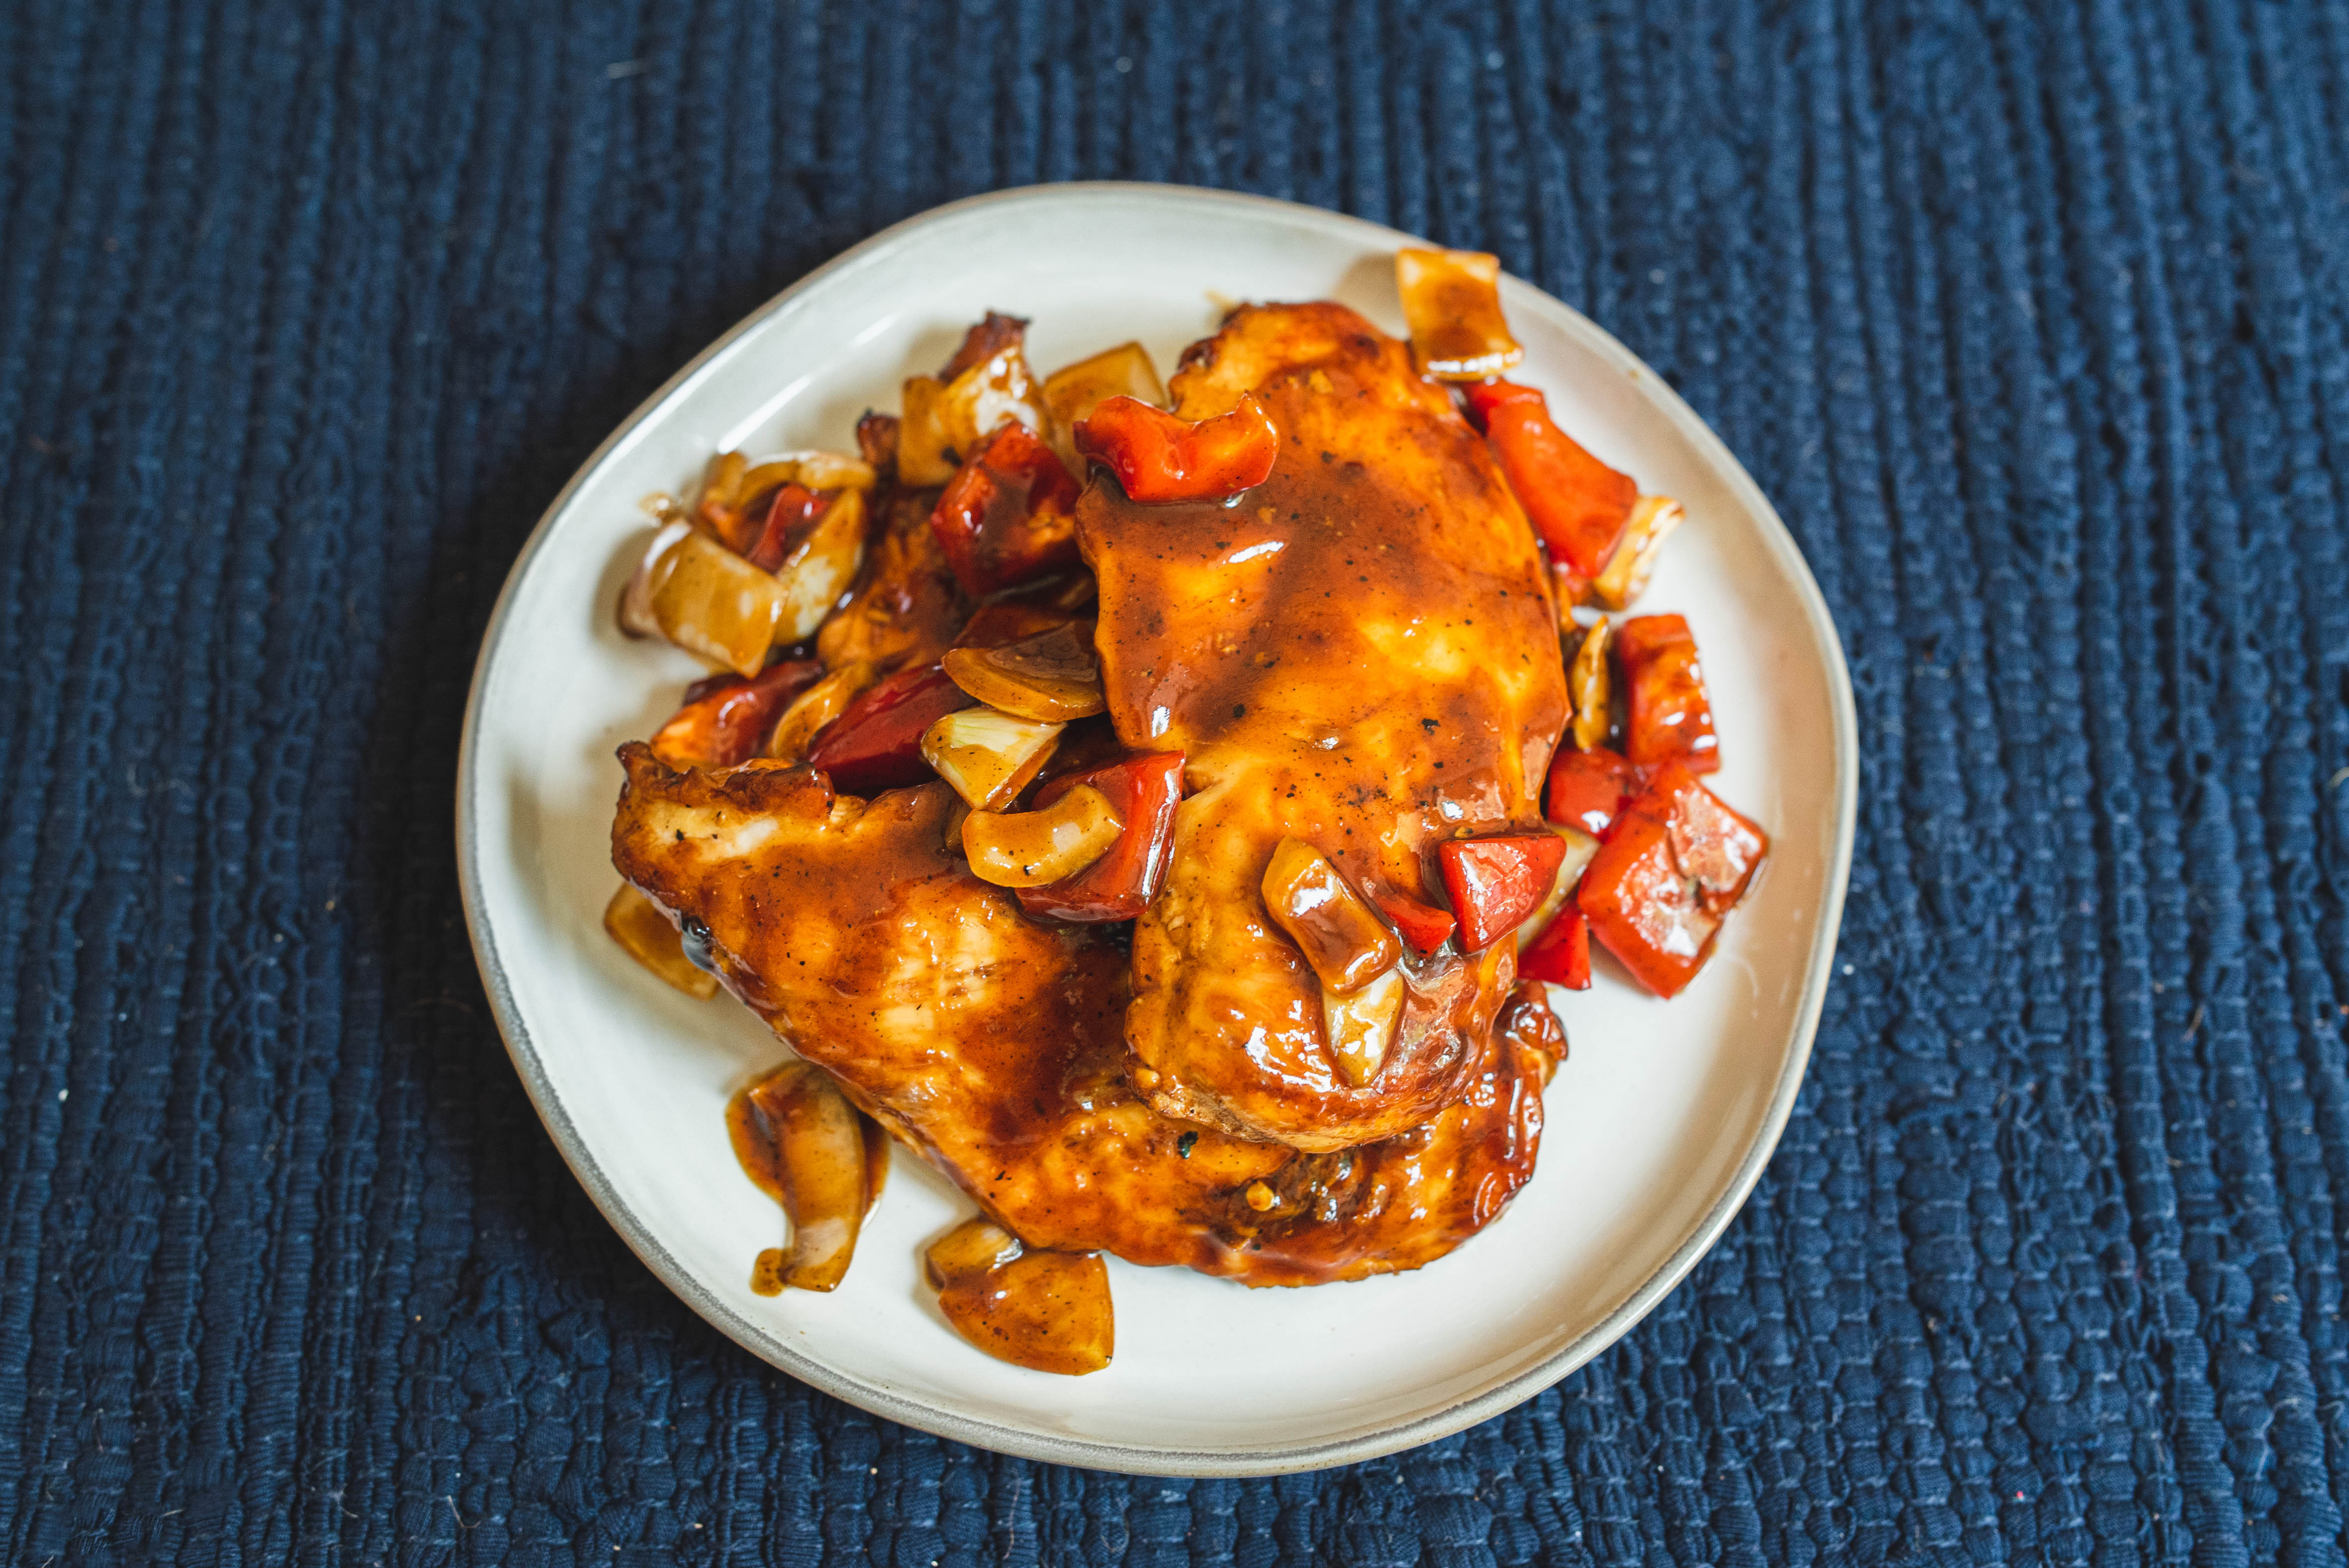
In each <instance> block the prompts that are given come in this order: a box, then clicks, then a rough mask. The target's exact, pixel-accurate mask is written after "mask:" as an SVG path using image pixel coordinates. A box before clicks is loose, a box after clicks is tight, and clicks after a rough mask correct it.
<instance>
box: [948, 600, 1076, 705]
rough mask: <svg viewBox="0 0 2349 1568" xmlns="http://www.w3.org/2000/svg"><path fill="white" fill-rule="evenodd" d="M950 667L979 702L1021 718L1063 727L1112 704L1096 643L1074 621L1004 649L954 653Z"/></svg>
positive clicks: (969, 649) (951, 673) (964, 649)
mask: <svg viewBox="0 0 2349 1568" xmlns="http://www.w3.org/2000/svg"><path fill="white" fill-rule="evenodd" d="M946 669H947V675H948V676H952V677H953V679H954V683H955V685H957V686H960V687H962V689H963V690H965V691H967V692H968V693H969V694H970V695H971V696H975V697H977V698H978V700H979V701H981V702H983V703H985V704H987V705H988V707H993V708H999V709H1000V710H1002V711H1003V712H1005V713H1009V714H1013V715H1016V716H1017V717H1020V718H1032V719H1037V720H1039V721H1041V722H1044V723H1048V724H1065V723H1067V722H1068V721H1069V720H1071V719H1076V718H1090V717H1092V716H1093V715H1094V714H1097V713H1100V712H1101V711H1102V709H1104V708H1106V707H1108V706H1109V702H1108V699H1107V698H1106V697H1105V696H1103V695H1102V679H1101V661H1100V660H1099V659H1098V658H1096V657H1095V656H1094V655H1093V648H1092V639H1091V637H1089V636H1088V635H1086V634H1085V632H1084V631H1082V630H1080V628H1079V626H1078V625H1077V624H1075V623H1073V622H1064V623H1062V624H1061V625H1059V626H1056V627H1054V628H1052V629H1051V630H1050V631H1048V632H1044V633H1041V634H1039V635H1036V636H1032V637H1023V638H1021V639H1020V640H1019V642H1016V643H1006V644H1004V645H1001V646H1000V647H993V648H976V647H961V648H956V649H953V650H952V651H950V652H949V653H947V655H946Z"/></svg>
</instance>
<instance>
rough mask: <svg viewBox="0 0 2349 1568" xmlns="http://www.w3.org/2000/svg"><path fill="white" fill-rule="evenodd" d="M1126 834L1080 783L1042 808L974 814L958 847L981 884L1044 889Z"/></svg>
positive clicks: (1100, 797)
mask: <svg viewBox="0 0 2349 1568" xmlns="http://www.w3.org/2000/svg"><path fill="white" fill-rule="evenodd" d="M970 711H972V712H974V713H984V712H986V711H987V710H986V709H984V708H974V709H971V710H970ZM940 722H942V723H943V722H944V721H943V720H941V721H940ZM1124 831H1125V821H1124V819H1123V818H1121V817H1120V816H1119V815H1118V812H1117V808H1116V807H1115V806H1114V805H1112V803H1111V802H1110V798H1109V797H1108V796H1106V795H1104V794H1102V792H1101V791H1100V790H1098V789H1094V788H1093V787H1092V785H1090V784H1080V785H1078V786H1077V787H1076V788H1075V789H1071V790H1070V791H1069V792H1068V793H1067V794H1065V795H1063V796H1061V798H1060V799H1057V800H1054V801H1053V802H1052V803H1051V804H1050V805H1049V806H1046V807H1044V808H1043V809H1042V810H1035V811H1009V812H1004V811H986V810H974V811H973V812H971V814H970V815H969V816H968V817H967V818H965V819H964V820H963V824H962V848H963V853H964V854H966V855H968V856H969V857H970V871H971V874H972V875H973V876H975V877H977V878H978V880H979V881H981V882H993V883H994V884H995V885H996V886H997V887H1042V886H1044V885H1046V884H1047V883H1049V882H1059V881H1061V879H1062V878H1064V877H1072V876H1074V875H1076V874H1077V873H1078V872H1081V871H1083V870H1084V869H1085V868H1086V867H1087V866H1089V865H1092V863H1093V862H1094V861H1097V860H1099V859H1101V858H1102V856H1103V855H1105V854H1107V853H1109V851H1110V849H1111V848H1112V846H1113V845H1114V844H1116V842H1117V841H1118V835H1119V834H1121V833H1123V832H1124Z"/></svg>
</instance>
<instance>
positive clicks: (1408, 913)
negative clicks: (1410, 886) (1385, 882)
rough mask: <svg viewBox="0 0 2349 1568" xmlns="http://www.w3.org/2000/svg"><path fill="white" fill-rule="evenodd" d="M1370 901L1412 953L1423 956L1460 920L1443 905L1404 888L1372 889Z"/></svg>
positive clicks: (1444, 940) (1438, 943)
mask: <svg viewBox="0 0 2349 1568" xmlns="http://www.w3.org/2000/svg"><path fill="white" fill-rule="evenodd" d="M1371 903H1374V904H1377V905H1378V906H1379V913H1381V914H1383V915H1385V916H1386V917H1387V921H1388V923H1390V924H1392V926H1393V927H1394V928H1395V930H1396V932H1397V933H1398V934H1401V935H1402V939H1403V942H1404V944H1406V945H1408V946H1409V947H1410V948H1411V950H1412V951H1413V953H1416V954H1419V955H1420V956H1422V957H1425V956H1426V955H1427V954H1431V953H1433V952H1434V951H1435V950H1436V949H1437V948H1439V947H1441V946H1443V945H1444V943H1446V942H1447V941H1449V940H1451V937H1452V934H1453V932H1454V930H1456V929H1458V927H1459V924H1460V922H1459V921H1458V920H1456V919H1454V916H1453V913H1452V912H1451V911H1450V910H1448V909H1442V908H1439V907H1437V906H1436V905H1434V904H1432V903H1426V902H1424V901H1423V900H1420V899H1415V898H1413V897H1412V896H1411V894H1409V893H1407V892H1374V893H1372V894H1371Z"/></svg>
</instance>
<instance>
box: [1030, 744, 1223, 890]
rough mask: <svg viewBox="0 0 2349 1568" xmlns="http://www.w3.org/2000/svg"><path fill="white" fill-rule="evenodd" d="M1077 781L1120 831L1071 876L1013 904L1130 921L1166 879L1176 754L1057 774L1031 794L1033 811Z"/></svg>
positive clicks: (1179, 760) (1176, 797)
mask: <svg viewBox="0 0 2349 1568" xmlns="http://www.w3.org/2000/svg"><path fill="white" fill-rule="evenodd" d="M1080 784H1090V785H1092V787H1093V788H1094V789H1098V790H1100V791H1101V792H1102V794H1104V795H1106V796H1108V797H1109V802H1110V804H1111V805H1112V806H1114V807H1116V808H1117V812H1118V815H1119V816H1121V817H1123V818H1124V819H1125V830H1124V831H1123V832H1122V833H1120V834H1119V835H1118V838H1117V842H1115V843H1114V844H1112V845H1111V846H1110V847H1109V852H1108V853H1107V854H1105V855H1103V856H1102V858H1101V859H1099V860H1097V861H1094V862H1093V863H1092V864H1091V865H1089V866H1087V867H1086V868H1085V869H1084V870H1082V871H1081V872H1078V873H1077V874H1076V875H1074V876H1072V877H1063V878H1062V879H1061V880H1060V881H1059V882H1048V883H1046V884H1045V885H1044V886H1042V887H1023V888H1020V889H1019V890H1018V891H1019V907H1020V908H1022V909H1024V910H1026V911H1027V912H1028V913H1030V914H1036V915H1050V916H1051V917H1052V918H1053V919H1055V920H1068V921H1080V922H1092V921H1104V920H1132V919H1133V918H1135V917H1136V916H1138V915H1139V914H1141V913H1142V912H1143V910H1145V909H1148V908H1149V907H1150V901H1151V900H1152V899H1154V898H1156V897H1157V896H1158V888H1159V884H1160V883H1162V882H1164V881H1165V880H1166V862H1167V861H1169V860H1171V859H1172V858H1173V857H1174V810H1175V808H1176V807H1178V806H1180V805H1182V803H1183V754H1182V753H1181V752H1179V751H1161V752H1154V753H1153V754H1151V755H1150V756H1147V757H1128V758H1123V759H1121V760H1119V761H1116V762H1109V763H1104V764H1102V766H1101V767H1099V768H1089V769H1084V770H1083V771H1081V772H1076V773H1063V774H1061V776H1060V777H1059V778H1057V779H1048V780H1046V781H1045V783H1043V784H1042V785H1041V786H1040V787H1039V788H1038V789H1037V790H1036V805H1037V807H1038V808H1039V809H1041V808H1043V807H1046V806H1049V805H1050V804H1051V803H1052V802H1053V801H1055V800H1057V799H1060V798H1061V796H1063V795H1065V794H1067V793H1068V792H1069V791H1070V790H1071V789H1075V788H1076V787H1077V786H1078V785H1080Z"/></svg>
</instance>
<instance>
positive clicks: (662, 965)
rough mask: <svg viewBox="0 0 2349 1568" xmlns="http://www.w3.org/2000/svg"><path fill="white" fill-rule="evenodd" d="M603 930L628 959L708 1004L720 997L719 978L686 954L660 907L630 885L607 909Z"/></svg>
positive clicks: (606, 906) (625, 886) (673, 928)
mask: <svg viewBox="0 0 2349 1568" xmlns="http://www.w3.org/2000/svg"><path fill="white" fill-rule="evenodd" d="M604 929H605V931H607V932H609V933H610V934H611V936H612V940H613V941H615V942H616V943H618V944H620V945H621V946H622V947H625V948H626V949H627V951H628V956H629V957H631V958H633V959H635V960H636V962H637V963H639V964H641V965H644V966H645V967H646V968H647V969H649V970H651V971H652V972H653V973H654V974H656V975H659V976H660V977H661V978H662V979H664V980H666V981H667V982H668V983H669V984H670V985H674V986H676V987H677V988H678V990H680V991H682V992H684V993H685V994H686V995H688V996H693V997H697V998H698V999H699V1000H701V1001H704V1002H707V1001H708V1000H709V998H710V997H712V996H715V995H718V976H717V975H712V974H711V973H709V971H708V970H707V969H703V968H700V967H698V966H697V965H695V964H694V962H693V960H691V959H689V958H688V957H687V956H686V955H685V944H684V943H683V942H681V941H679V940H678V934H677V927H676V926H675V925H674V924H672V923H670V922H669V918H668V916H667V915H666V914H663V913H661V907H660V905H658V904H657V903H654V902H653V901H652V900H651V899H649V898H647V897H646V896H645V895H644V894H643V893H642V892H638V891H637V890H636V887H635V886H634V885H633V884H632V883H628V882H622V883H621V884H620V891H619V892H616V893H614V894H613V895H612V902H611V903H607V904H605V906H604Z"/></svg>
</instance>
